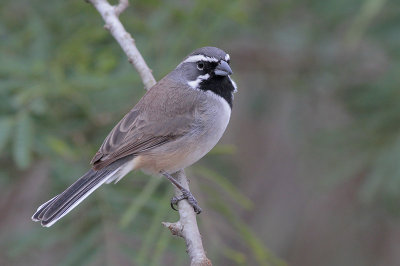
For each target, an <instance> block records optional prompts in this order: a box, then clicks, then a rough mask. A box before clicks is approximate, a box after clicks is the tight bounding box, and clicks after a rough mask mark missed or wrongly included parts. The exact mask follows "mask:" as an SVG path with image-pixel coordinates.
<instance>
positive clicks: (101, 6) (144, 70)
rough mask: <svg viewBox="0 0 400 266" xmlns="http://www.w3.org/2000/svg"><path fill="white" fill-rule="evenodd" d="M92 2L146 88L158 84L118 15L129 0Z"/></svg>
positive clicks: (105, 26) (98, 0) (93, 0)
mask: <svg viewBox="0 0 400 266" xmlns="http://www.w3.org/2000/svg"><path fill="white" fill-rule="evenodd" d="M89 2H90V3H92V4H93V5H94V7H95V8H96V9H97V11H99V13H100V14H101V16H102V17H103V20H104V21H105V22H106V24H105V25H104V28H105V29H107V30H109V31H110V33H111V35H112V36H113V37H114V38H115V39H116V40H117V42H118V43H119V45H120V46H121V48H122V50H123V51H124V52H125V54H126V56H127V57H128V60H129V62H130V63H131V64H132V65H133V66H134V67H135V69H136V70H137V71H138V72H139V75H140V77H141V78H142V81H143V84H144V86H145V88H146V90H148V89H150V88H151V87H153V85H154V84H156V80H155V79H154V77H153V75H152V74H151V69H150V68H149V67H148V66H147V64H146V62H145V61H144V59H143V57H142V55H141V54H140V52H139V50H138V49H137V48H136V45H135V40H134V39H133V38H132V36H131V35H130V34H129V33H128V32H127V31H126V30H125V28H124V26H123V25H122V23H121V22H120V21H119V19H118V16H119V15H120V14H121V12H123V11H124V10H125V9H126V8H127V7H128V5H129V3H128V0H120V1H119V4H118V5H117V6H112V5H110V4H109V3H108V2H107V1H106V0H89Z"/></svg>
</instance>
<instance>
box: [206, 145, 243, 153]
mask: <svg viewBox="0 0 400 266" xmlns="http://www.w3.org/2000/svg"><path fill="white" fill-rule="evenodd" d="M235 153H236V146H235V145H221V144H219V145H217V146H215V147H214V148H213V149H212V150H211V151H210V152H209V153H208V154H207V155H233V154H235Z"/></svg>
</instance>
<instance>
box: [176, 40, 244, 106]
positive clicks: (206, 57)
mask: <svg viewBox="0 0 400 266" xmlns="http://www.w3.org/2000/svg"><path fill="white" fill-rule="evenodd" d="M176 70H177V71H178V72H179V74H180V75H181V78H183V79H184V82H186V83H187V85H189V86H190V87H191V88H192V89H200V90H203V91H212V92H214V93H215V94H217V95H218V96H221V97H223V98H224V99H226V100H227V101H228V103H229V104H230V105H232V99H233V96H232V94H233V93H234V92H236V90H237V87H236V84H235V82H234V81H233V80H232V79H231V78H230V75H231V74H232V73H233V72H232V69H231V67H230V56H229V54H227V53H225V52H224V51H223V50H221V49H219V48H217V47H203V48H200V49H197V50H195V51H194V52H192V53H191V54H189V55H188V56H187V57H186V58H185V59H184V60H183V61H182V63H180V64H179V65H178V67H177V68H176Z"/></svg>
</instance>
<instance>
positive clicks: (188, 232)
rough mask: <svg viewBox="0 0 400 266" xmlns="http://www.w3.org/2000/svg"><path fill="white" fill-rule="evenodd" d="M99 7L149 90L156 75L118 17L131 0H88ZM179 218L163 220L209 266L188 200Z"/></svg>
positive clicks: (195, 262)
mask: <svg viewBox="0 0 400 266" xmlns="http://www.w3.org/2000/svg"><path fill="white" fill-rule="evenodd" d="M89 2H90V3H92V4H93V6H94V7H95V8H96V9H97V11H98V12H99V13H100V14H101V16H102V17H103V20H104V21H105V23H106V24H105V25H104V28H105V29H107V30H109V31H110V33H111V34H112V36H113V37H114V38H115V39H116V40H117V42H118V43H119V45H120V46H121V48H122V50H123V51H124V52H125V54H126V55H127V57H128V60H129V62H130V63H131V64H132V65H133V66H134V67H135V69H136V70H137V71H138V72H139V75H140V77H141V78H142V81H143V84H144V85H145V88H146V90H148V89H150V88H151V87H152V86H154V84H156V80H155V79H154V77H153V75H152V73H151V70H150V68H149V67H148V66H147V64H146V62H145V61H144V59H143V57H142V55H141V54H140V52H139V50H138V49H137V48H136V45H135V41H134V39H133V38H132V36H131V35H130V34H129V33H128V32H127V31H126V30H125V28H124V26H123V25H122V24H121V22H120V21H119V19H118V17H119V15H120V14H121V13H122V12H123V11H124V10H125V9H126V8H127V7H128V5H129V2H128V0H120V1H119V3H118V5H116V6H112V5H110V4H109V3H108V2H107V0H89ZM173 177H174V178H175V179H176V180H177V181H178V182H179V183H180V184H181V185H182V186H183V187H184V188H186V189H187V190H189V191H190V189H189V184H188V180H187V178H186V176H185V173H184V171H183V170H180V171H178V172H177V173H175V174H173ZM180 193H181V192H180V191H179V190H178V189H175V195H176V196H179V195H180ZM178 208H179V216H180V219H179V221H178V222H175V223H167V222H163V223H162V224H163V225H164V226H165V227H167V228H169V229H170V230H171V233H172V234H173V235H176V236H180V237H182V238H183V239H184V240H185V242H186V247H187V252H188V254H189V257H190V261H191V263H190V265H192V266H206V265H207V266H208V265H211V261H210V260H209V259H208V258H207V256H206V253H205V251H204V248H203V243H202V241H201V235H200V232H199V228H198V226H197V221H196V214H195V212H194V210H193V208H192V206H190V204H189V203H188V202H187V201H186V200H182V201H180V202H179V203H178Z"/></svg>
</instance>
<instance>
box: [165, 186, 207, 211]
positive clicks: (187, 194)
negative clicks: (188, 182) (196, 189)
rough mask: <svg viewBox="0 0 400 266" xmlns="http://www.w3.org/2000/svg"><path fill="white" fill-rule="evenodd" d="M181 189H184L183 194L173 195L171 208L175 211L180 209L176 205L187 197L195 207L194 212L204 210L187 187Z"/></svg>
mask: <svg viewBox="0 0 400 266" xmlns="http://www.w3.org/2000/svg"><path fill="white" fill-rule="evenodd" d="M181 191H182V195H180V196H175V197H172V199H171V208H172V209H173V210H175V211H178V210H177V209H176V208H175V206H178V202H179V201H181V200H183V199H186V200H187V201H188V202H189V204H190V206H192V207H193V210H194V212H195V213H196V214H200V213H201V211H202V210H201V208H200V206H199V205H198V203H197V200H196V198H195V197H194V196H193V195H192V193H190V191H189V190H186V189H183V190H181Z"/></svg>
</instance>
